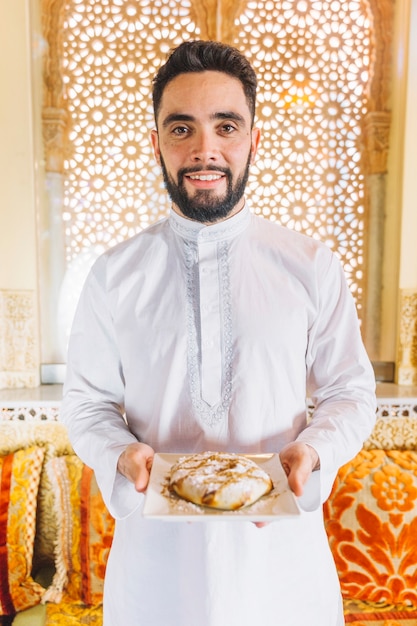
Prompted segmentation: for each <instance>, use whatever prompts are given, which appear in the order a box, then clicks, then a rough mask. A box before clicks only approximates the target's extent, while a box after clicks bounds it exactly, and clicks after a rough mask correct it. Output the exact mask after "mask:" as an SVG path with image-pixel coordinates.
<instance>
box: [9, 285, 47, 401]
mask: <svg viewBox="0 0 417 626" xmlns="http://www.w3.org/2000/svg"><path fill="white" fill-rule="evenodd" d="M36 320H37V315H36V298H35V292H34V291H9V290H0V388H2V389H14V388H19V387H36V386H37V385H39V383H40V380H39V355H38V346H37V333H36V328H37V321H36Z"/></svg>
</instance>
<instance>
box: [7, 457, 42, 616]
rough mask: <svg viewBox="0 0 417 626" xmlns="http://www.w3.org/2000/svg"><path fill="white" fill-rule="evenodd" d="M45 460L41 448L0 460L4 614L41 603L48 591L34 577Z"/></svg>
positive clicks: (10, 613) (12, 613)
mask: <svg viewBox="0 0 417 626" xmlns="http://www.w3.org/2000/svg"><path fill="white" fill-rule="evenodd" d="M43 458H44V451H43V449H42V448H39V447H29V448H26V449H23V450H18V451H16V452H13V453H10V454H7V455H6V456H1V457H0V572H1V575H0V615H14V614H15V613H16V612H17V611H21V610H23V609H27V608H29V607H31V606H35V605H36V604H39V603H40V600H41V598H42V595H43V593H44V591H45V590H44V588H43V587H41V586H40V585H38V584H37V583H36V582H35V581H34V580H33V578H32V577H31V570H32V557H33V545H34V538H35V528H36V505H37V496H38V487H39V480H40V475H41V470H42V463H43Z"/></svg>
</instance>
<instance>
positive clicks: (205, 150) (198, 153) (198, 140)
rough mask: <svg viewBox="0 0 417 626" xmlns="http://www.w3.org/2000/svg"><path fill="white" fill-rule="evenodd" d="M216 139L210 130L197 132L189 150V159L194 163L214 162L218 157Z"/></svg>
mask: <svg viewBox="0 0 417 626" xmlns="http://www.w3.org/2000/svg"><path fill="white" fill-rule="evenodd" d="M217 141H218V137H217V136H216V134H215V133H213V132H210V130H205V129H202V130H199V131H198V132H197V133H195V135H194V141H193V145H192V149H191V159H192V160H193V161H194V162H198V163H205V162H209V161H216V160H217V159H218V157H219V148H218V144H217Z"/></svg>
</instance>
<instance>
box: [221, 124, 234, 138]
mask: <svg viewBox="0 0 417 626" xmlns="http://www.w3.org/2000/svg"><path fill="white" fill-rule="evenodd" d="M221 130H222V132H224V133H225V134H226V135H230V134H231V133H233V132H234V131H235V130H236V126H234V124H230V123H229V122H227V123H226V124H223V125H222V127H221Z"/></svg>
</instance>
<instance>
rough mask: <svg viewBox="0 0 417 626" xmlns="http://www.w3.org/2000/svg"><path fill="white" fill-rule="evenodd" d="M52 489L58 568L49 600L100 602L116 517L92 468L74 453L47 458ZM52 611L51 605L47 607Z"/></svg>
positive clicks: (92, 603)
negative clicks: (56, 523)
mask: <svg viewBox="0 0 417 626" xmlns="http://www.w3.org/2000/svg"><path fill="white" fill-rule="evenodd" d="M47 471H48V474H49V476H50V479H51V482H52V484H53V485H54V488H55V512H56V516H57V521H58V528H59V531H58V537H57V543H56V570H57V574H56V576H55V578H54V581H53V585H52V586H51V588H50V589H49V591H48V594H47V596H46V598H47V599H48V600H54V601H60V602H61V603H64V604H65V603H71V602H75V603H76V602H80V603H81V604H83V605H84V606H97V605H100V604H101V602H102V599H103V584H104V574H105V569H106V562H107V557H108V554H109V551H110V547H111V543H112V539H113V532H114V519H113V518H112V517H111V516H110V514H109V512H108V511H107V509H106V507H105V505H104V502H103V499H102V497H101V494H100V491H99V489H98V486H97V482H96V480H95V477H94V473H93V471H92V470H91V469H90V468H89V467H87V466H86V465H84V464H83V463H82V462H81V461H80V459H79V458H78V457H77V456H75V455H66V456H63V457H55V458H53V459H51V460H50V461H49V462H48V463H47ZM51 611H53V609H51Z"/></svg>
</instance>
